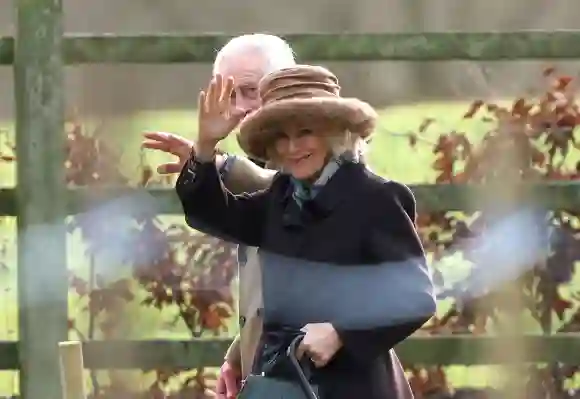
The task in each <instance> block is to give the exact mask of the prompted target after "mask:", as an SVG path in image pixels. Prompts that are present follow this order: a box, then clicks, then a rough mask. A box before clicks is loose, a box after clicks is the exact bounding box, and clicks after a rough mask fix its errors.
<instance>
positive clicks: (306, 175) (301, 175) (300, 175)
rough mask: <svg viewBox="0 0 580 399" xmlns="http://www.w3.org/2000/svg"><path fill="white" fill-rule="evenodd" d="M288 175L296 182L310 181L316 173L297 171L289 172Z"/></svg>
mask: <svg viewBox="0 0 580 399" xmlns="http://www.w3.org/2000/svg"><path fill="white" fill-rule="evenodd" d="M290 174H291V175H292V177H293V178H295V179H297V180H310V179H311V178H312V177H313V176H315V175H316V171H312V170H300V169H299V170H292V171H290Z"/></svg>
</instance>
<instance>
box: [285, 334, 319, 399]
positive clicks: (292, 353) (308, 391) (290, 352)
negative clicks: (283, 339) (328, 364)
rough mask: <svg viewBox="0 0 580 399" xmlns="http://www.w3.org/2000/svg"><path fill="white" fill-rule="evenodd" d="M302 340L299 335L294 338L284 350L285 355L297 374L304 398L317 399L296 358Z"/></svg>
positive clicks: (302, 336)
mask: <svg viewBox="0 0 580 399" xmlns="http://www.w3.org/2000/svg"><path fill="white" fill-rule="evenodd" d="M303 338H304V335H299V336H297V337H296V338H294V339H293V340H292V342H291V343H290V345H289V346H288V349H287V350H286V355H287V356H288V357H289V358H290V362H291V363H292V365H293V366H294V368H295V369H296V374H298V379H299V380H300V386H301V387H302V390H303V391H304V394H305V395H306V397H307V398H308V399H319V398H318V395H316V393H315V392H314V389H312V385H310V382H309V381H308V378H306V374H304V370H303V369H302V366H301V365H300V362H299V361H298V358H297V357H296V352H297V349H298V345H300V342H302V339H303Z"/></svg>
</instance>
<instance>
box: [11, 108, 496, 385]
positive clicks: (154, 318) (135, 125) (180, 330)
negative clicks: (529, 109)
mask: <svg viewBox="0 0 580 399" xmlns="http://www.w3.org/2000/svg"><path fill="white" fill-rule="evenodd" d="M467 108H468V104H467V103H461V102H458V103H421V104H415V105H411V106H398V107H390V108H387V109H383V110H381V111H380V118H381V119H380V124H379V127H378V128H377V131H376V135H375V138H374V140H373V143H372V147H371V151H370V154H369V163H370V165H371V167H372V168H373V170H374V171H376V172H377V173H379V174H380V175H383V176H388V177H390V178H393V179H396V180H399V181H402V182H405V183H420V182H431V181H433V179H434V172H433V170H432V169H431V167H430V165H431V164H432V162H433V161H434V155H433V153H432V145H431V144H430V143H429V142H428V141H435V140H436V139H437V137H438V134H439V133H440V132H444V131H450V130H453V129H455V130H461V131H466V132H469V134H470V135H471V136H473V137H477V136H481V134H482V133H483V132H484V131H486V130H487V128H488V126H486V123H485V122H481V121H479V120H464V119H462V115H463V114H464V113H465V111H466V110H467ZM426 117H431V118H435V119H436V120H437V122H436V123H435V124H434V125H432V127H431V128H430V130H428V132H427V133H426V134H425V137H426V139H427V141H420V142H419V144H418V145H417V147H416V148H415V149H411V147H410V146H409V144H408V141H407V139H406V138H405V137H404V136H401V135H400V133H405V132H409V131H415V130H416V129H417V127H418V126H419V125H420V124H421V122H422V120H423V119H424V118H426ZM97 122H99V123H97ZM98 124H101V128H102V129H103V131H105V132H107V137H108V139H109V140H110V141H111V143H112V144H113V145H115V146H118V147H119V148H121V149H122V150H123V154H124V157H123V168H124V170H125V171H129V173H130V172H131V171H135V177H136V178H137V167H138V162H139V151H138V148H139V142H140V134H141V132H143V131H146V130H149V131H153V130H162V131H170V132H176V133H179V134H181V135H184V136H187V137H193V136H194V132H195V126H196V120H195V112H192V111H171V112H146V113H138V114H135V115H130V116H127V117H124V118H117V119H111V120H107V121H104V123H100V121H88V122H87V126H88V127H89V129H90V128H92V127H94V126H97V125H98ZM0 126H2V124H1V123H0ZM4 127H5V128H7V129H8V130H12V126H10V125H9V124H8V123H7V124H4ZM223 148H224V149H225V150H227V151H230V152H235V153H239V148H238V147H237V144H236V142H235V139H234V138H228V139H227V140H226V141H225V143H224V145H223ZM146 157H147V160H148V162H149V163H151V164H153V165H157V164H159V163H161V162H164V161H166V160H169V159H170V157H168V156H166V155H164V154H160V153H154V152H149V153H147V154H146ZM0 181H2V183H3V184H2V186H12V185H13V184H14V170H13V166H10V165H7V166H0ZM170 219H171V220H172V221H176V220H181V217H179V216H173V217H170ZM15 237H16V236H15V220H14V219H13V218H5V219H3V220H2V221H1V224H0V239H1V240H5V241H7V242H8V243H9V245H8V250H7V253H6V254H5V255H4V256H3V257H2V258H1V259H0V260H1V261H3V262H5V263H6V264H7V265H9V270H7V271H4V272H3V273H4V275H3V276H2V278H0V289H1V290H0V300H1V303H2V313H1V317H0V340H15V339H17V337H18V325H17V305H16V289H15V288H16V273H15V265H16V254H15V245H14V241H15ZM68 249H69V265H70V267H71V268H72V269H73V270H76V271H77V272H79V273H81V274H85V275H86V274H87V271H88V267H89V266H88V265H89V260H88V258H87V257H86V256H85V253H84V251H85V247H84V245H83V242H82V240H81V239H80V237H79V236H78V235H72V236H71V237H70V239H69V247H68ZM42 267H43V266H42V265H39V270H42ZM456 267H457V263H456V262H450V263H449V265H448V267H446V269H449V270H447V271H448V272H450V273H454V269H455V268H456ZM107 270H110V267H109V268H108V269H107ZM42 272H43V273H44V274H45V275H46V277H47V281H48V282H49V281H50V276H51V273H50V270H42ZM129 272H130V271H129V270H123V269H122V268H118V269H115V273H117V277H120V275H122V274H125V273H129ZM69 305H70V311H71V314H72V315H75V316H77V318H78V319H79V321H80V323H81V325H82V326H83V327H82V328H83V329H84V328H86V318H85V317H83V312H82V310H81V309H82V307H83V306H84V304H82V303H80V302H79V301H78V299H76V298H74V297H72V296H71V300H70V304H69ZM445 307H446V305H445V304H442V306H441V309H440V311H442V310H444V308H445ZM126 314H127V317H126V319H125V323H124V326H123V332H122V335H123V337H125V338H133V339H151V338H168V339H171V338H187V337H188V332H187V330H186V329H185V327H184V326H180V325H178V326H175V327H171V328H170V327H168V325H167V324H168V321H170V319H171V315H168V314H165V315H164V314H161V313H160V312H159V311H157V310H153V309H144V308H143V307H140V306H139V304H138V302H136V303H133V304H130V305H128V308H127V312H126ZM235 324H236V323H235V321H234V320H232V325H231V328H232V330H233V331H235ZM448 373H449V375H450V377H451V380H452V382H453V383H454V385H456V386H462V385H467V386H481V385H485V384H487V383H489V382H490V381H492V380H494V379H495V378H496V376H497V374H496V373H495V372H494V371H493V368H490V367H470V368H466V367H462V366H457V367H449V368H448ZM15 374H16V373H11V372H8V373H6V372H5V373H2V374H0V395H2V394H9V393H13V392H15V391H16V390H17V382H16V379H15V377H14V375H15Z"/></svg>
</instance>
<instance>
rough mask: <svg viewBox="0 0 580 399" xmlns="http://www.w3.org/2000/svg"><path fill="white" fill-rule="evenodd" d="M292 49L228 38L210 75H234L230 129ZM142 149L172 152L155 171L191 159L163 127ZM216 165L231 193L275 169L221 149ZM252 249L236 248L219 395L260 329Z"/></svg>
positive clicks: (279, 42)
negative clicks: (231, 331) (234, 297)
mask: <svg viewBox="0 0 580 399" xmlns="http://www.w3.org/2000/svg"><path fill="white" fill-rule="evenodd" d="M294 64H295V61H294V53H293V51H292V49H291V48H290V46H289V45H288V43H286V42H285V41H284V40H283V39H281V38H279V37H277V36H273V35H266V34H252V35H243V36H238V37H236V38H234V39H232V40H230V41H229V42H228V43H227V44H226V45H225V46H224V47H223V48H222V49H221V50H220V51H219V52H218V54H217V57H216V60H215V63H214V66H213V74H214V75H215V74H218V73H219V74H220V75H222V76H225V77H233V79H234V82H235V90H234V91H233V95H232V98H231V107H232V108H231V112H232V114H233V115H235V118H233V123H232V126H230V127H231V130H234V129H235V127H236V125H237V123H238V122H240V121H241V120H242V119H243V118H244V116H245V115H247V114H248V113H250V112H251V111H253V110H255V109H257V108H258V107H259V106H260V98H259V93H258V82H259V81H260V79H261V78H262V77H263V76H265V75H267V74H268V73H270V72H273V71H275V70H278V69H281V68H286V67H290V66H293V65H294ZM143 146H144V147H145V148H150V149H156V150H160V151H164V152H167V153H171V154H173V155H176V156H177V157H178V161H177V162H172V163H167V164H163V165H160V166H159V167H158V168H157V170H158V172H159V173H162V174H168V173H179V172H180V171H181V169H183V166H184V164H185V163H186V161H187V160H188V159H189V158H190V156H191V154H192V151H194V148H193V142H192V141H190V140H187V139H185V138H183V137H180V136H177V135H174V134H171V133H163V132H153V133H146V134H145V140H144V142H143ZM216 164H217V166H218V168H219V170H220V173H221V175H222V179H223V181H224V184H225V185H226V187H227V188H228V189H229V190H230V191H232V192H233V193H242V192H253V191H257V190H260V189H262V188H265V187H268V186H269V184H270V182H271V179H272V177H273V175H274V174H275V171H273V170H267V169H262V168H261V166H264V165H260V166H258V165H257V164H258V162H254V161H251V160H248V159H246V158H243V157H236V156H232V155H227V154H223V155H220V156H218V157H217V158H216ZM255 256H256V249H255V248H239V249H238V259H239V264H240V266H244V265H246V264H247V265H246V266H245V267H244V268H243V269H242V268H241V269H240V274H239V276H240V296H239V298H240V303H239V308H240V315H241V316H240V328H241V331H240V335H238V336H237V337H236V339H235V340H234V342H233V343H232V345H231V346H230V348H229V350H228V351H227V353H226V356H225V362H224V364H223V366H222V367H221V370H220V376H219V379H218V385H217V393H218V398H220V399H226V398H227V399H230V398H232V399H233V398H235V396H236V395H237V393H238V391H239V387H240V381H241V378H243V377H244V376H245V375H247V373H248V372H249V371H250V369H251V364H252V362H253V356H254V353H255V350H256V347H257V345H258V340H259V337H260V334H261V320H260V318H259V311H260V308H261V306H262V305H261V300H262V298H261V295H260V293H259V292H260V291H259V289H260V287H261V281H260V280H259V277H260V273H259V272H258V270H257V268H258V267H259V265H258V264H257V262H255V261H253V259H254V257H255Z"/></svg>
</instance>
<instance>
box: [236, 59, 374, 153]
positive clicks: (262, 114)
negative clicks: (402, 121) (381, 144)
mask: <svg viewBox="0 0 580 399" xmlns="http://www.w3.org/2000/svg"><path fill="white" fill-rule="evenodd" d="M259 91H260V97H261V99H262V106H261V107H260V108H259V109H257V110H256V111H254V112H253V113H251V114H250V115H248V116H247V117H246V118H244V120H243V121H242V123H241V124H240V131H239V134H238V142H239V144H240V147H241V148H242V150H244V152H246V154H248V155H249V156H251V157H254V158H258V159H262V160H267V158H268V157H267V154H266V150H267V147H268V146H269V145H271V143H272V137H273V136H272V135H273V134H275V133H276V127H277V126H279V125H280V124H281V123H284V122H285V121H287V120H288V119H293V120H295V119H297V118H312V117H317V118H318V117H323V118H328V119H331V120H333V121H335V122H339V123H342V124H344V127H345V130H348V131H350V132H351V133H353V134H357V135H359V136H360V137H361V138H364V139H367V138H369V136H370V135H371V133H372V131H373V129H374V127H375V122H376V119H377V113H376V112H375V110H374V109H373V107H371V106H370V105H369V104H367V103H365V102H363V101H361V100H359V99H357V98H343V97H340V95H339V92H340V86H339V85H338V79H337V77H336V76H335V75H334V74H333V73H332V72H330V71H329V70H327V69H326V68H323V67H321V66H312V65H297V66H294V67H291V68H285V69H281V70H278V71H276V72H273V73H271V74H269V75H266V76H265V77H264V78H262V80H261V81H260V85H259Z"/></svg>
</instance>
